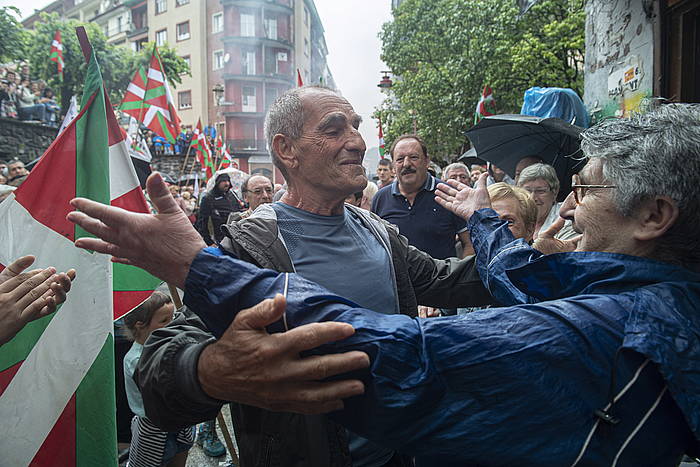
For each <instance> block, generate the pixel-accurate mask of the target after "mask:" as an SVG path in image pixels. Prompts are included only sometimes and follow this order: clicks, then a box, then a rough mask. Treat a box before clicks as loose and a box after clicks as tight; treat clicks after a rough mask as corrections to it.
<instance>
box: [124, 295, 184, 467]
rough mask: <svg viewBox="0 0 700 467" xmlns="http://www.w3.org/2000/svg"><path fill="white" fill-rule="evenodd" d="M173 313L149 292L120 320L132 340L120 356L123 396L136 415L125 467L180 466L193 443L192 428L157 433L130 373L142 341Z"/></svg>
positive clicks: (167, 299)
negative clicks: (132, 342) (122, 367)
mask: <svg viewBox="0 0 700 467" xmlns="http://www.w3.org/2000/svg"><path fill="white" fill-rule="evenodd" d="M174 311H175V306H174V305H173V303H172V300H171V299H170V297H168V296H167V295H165V294H163V293H161V292H153V294H152V295H151V296H150V297H149V298H148V299H147V300H146V301H145V302H143V303H142V304H141V305H140V306H139V307H138V308H136V309H135V310H133V311H132V312H131V313H129V314H127V315H126V316H125V317H124V324H125V325H126V328H127V329H128V331H129V333H130V334H131V337H132V338H133V339H134V344H133V345H132V346H131V349H130V350H129V352H128V353H127V354H126V356H125V357H124V379H125V385H126V396H127V399H128V400H129V407H130V408H131V410H132V411H133V412H134V413H135V414H136V416H135V417H134V418H133V420H132V422H131V435H132V438H131V448H130V451H129V462H128V464H127V465H128V466H129V467H147V466H167V467H184V466H185V463H186V462H187V454H188V451H189V450H190V448H191V447H192V444H193V443H194V427H188V428H183V429H182V430H180V431H178V432H176V433H168V432H165V431H161V430H160V429H159V428H158V427H157V426H155V425H154V424H153V423H152V422H151V421H149V420H148V418H146V413H145V411H144V408H143V399H142V398H141V393H140V392H139V389H138V387H137V386H136V382H135V381H134V371H135V370H136V366H137V365H138V363H139V358H140V357H141V352H142V350H143V344H144V342H146V339H148V336H149V335H150V334H151V332H153V331H154V330H156V329H159V328H162V327H164V326H166V325H167V324H168V323H170V321H172V319H173V312H174Z"/></svg>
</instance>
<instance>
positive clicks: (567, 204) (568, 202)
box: [559, 191, 576, 220]
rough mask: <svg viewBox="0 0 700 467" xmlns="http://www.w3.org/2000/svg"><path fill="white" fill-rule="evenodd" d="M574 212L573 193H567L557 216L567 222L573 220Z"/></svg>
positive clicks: (574, 201)
mask: <svg viewBox="0 0 700 467" xmlns="http://www.w3.org/2000/svg"><path fill="white" fill-rule="evenodd" d="M575 210H576V200H575V199H574V192H573V191H572V192H571V193H569V196H567V197H566V199H565V200H564V202H563V203H561V208H559V216H560V217H563V218H564V219H567V220H573V219H574V211H575Z"/></svg>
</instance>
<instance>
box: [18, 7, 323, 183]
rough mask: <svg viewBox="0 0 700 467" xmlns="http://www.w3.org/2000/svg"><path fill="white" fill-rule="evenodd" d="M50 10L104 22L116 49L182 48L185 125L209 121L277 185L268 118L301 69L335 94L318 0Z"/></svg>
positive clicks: (180, 105) (247, 165) (244, 164)
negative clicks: (268, 142)
mask: <svg viewBox="0 0 700 467" xmlns="http://www.w3.org/2000/svg"><path fill="white" fill-rule="evenodd" d="M49 8H50V9H51V11H55V12H58V13H59V14H60V15H61V16H63V17H65V18H74V19H77V20H79V21H82V22H94V23H97V24H98V25H99V26H100V27H101V28H102V30H103V31H104V33H105V36H106V37H107V40H108V41H109V42H110V43H113V44H115V45H123V46H125V47H130V48H131V49H132V50H134V51H138V50H141V49H142V48H143V46H144V44H145V43H146V42H155V43H156V44H157V45H159V46H160V45H163V44H166V43H167V44H168V45H170V46H171V47H173V48H175V50H177V53H178V54H179V55H180V56H181V57H183V58H184V59H185V60H186V61H187V62H188V63H189V65H190V70H191V73H192V76H187V75H185V76H182V77H181V79H182V83H181V84H179V85H178V86H177V87H176V88H172V94H173V97H174V99H175V105H176V108H177V112H178V115H179V116H180V119H181V121H182V124H183V126H185V127H190V126H194V125H195V124H196V122H197V119H199V118H201V119H202V124H203V125H210V126H214V127H215V128H216V129H217V132H218V133H219V134H221V135H223V136H224V138H225V141H226V144H227V145H228V149H229V152H230V153H231V154H233V155H234V156H235V157H236V158H237V159H238V161H237V162H238V164H239V166H240V168H241V169H242V170H244V171H246V172H249V173H263V174H265V175H267V176H269V177H270V178H272V179H274V180H275V181H281V180H282V176H281V174H280V173H279V171H276V170H274V169H273V166H272V161H271V159H270V156H269V154H268V152H267V149H266V145H265V141H264V140H263V139H264V138H263V121H264V115H265V111H266V110H267V109H268V108H269V106H270V104H271V103H272V102H273V101H274V100H275V99H276V98H277V96H278V95H279V94H280V93H282V92H284V91H285V90H287V89H289V88H291V87H294V86H296V85H297V70H298V72H299V74H300V76H301V78H302V80H303V82H304V83H305V84H323V85H326V86H329V87H333V88H335V82H334V81H333V75H332V74H331V72H330V70H329V68H328V65H327V61H326V56H327V55H328V49H327V46H326V42H325V38H324V30H323V25H322V23H321V19H320V18H319V15H318V12H317V11H316V6H315V5H314V2H313V0H57V1H55V2H52V3H51V4H50V5H49V6H47V9H49ZM45 11H46V10H45ZM37 19H38V13H37V14H35V15H32V16H31V17H30V18H27V20H25V26H27V27H30V25H31V24H33V22H35V21H36V20H37Z"/></svg>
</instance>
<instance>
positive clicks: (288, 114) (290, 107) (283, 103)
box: [264, 86, 337, 178]
mask: <svg viewBox="0 0 700 467" xmlns="http://www.w3.org/2000/svg"><path fill="white" fill-rule="evenodd" d="M310 90H316V91H325V92H329V93H332V94H337V93H336V92H335V91H334V90H332V89H331V88H326V87H323V86H303V87H300V88H292V89H290V90H288V91H286V92H285V93H284V94H282V95H281V96H279V97H278V98H277V99H276V100H275V102H274V103H273V104H272V105H271V106H270V109H269V110H268V111H267V115H265V126H264V132H265V141H266V144H267V150H268V151H269V152H270V156H272V163H273V164H274V165H275V166H276V167H277V168H278V169H280V172H282V175H284V178H288V177H287V169H286V167H285V166H284V164H282V162H281V161H280V160H279V156H278V155H277V154H276V153H275V150H274V149H273V148H272V139H273V138H274V137H275V135H276V134H282V135H285V136H289V137H290V138H292V139H298V138H299V137H301V133H302V128H303V127H304V120H305V119H304V106H303V105H302V102H301V96H302V94H304V93H305V92H308V91H310Z"/></svg>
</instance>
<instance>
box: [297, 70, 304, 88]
mask: <svg viewBox="0 0 700 467" xmlns="http://www.w3.org/2000/svg"><path fill="white" fill-rule="evenodd" d="M303 85H304V81H302V80H301V72H300V71H299V68H297V87H298V88H300V87H302V86H303Z"/></svg>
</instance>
